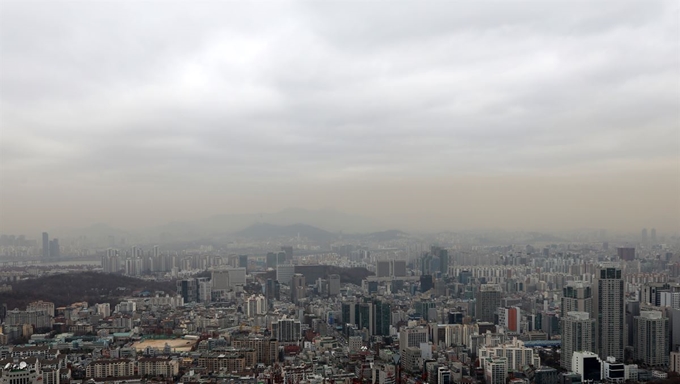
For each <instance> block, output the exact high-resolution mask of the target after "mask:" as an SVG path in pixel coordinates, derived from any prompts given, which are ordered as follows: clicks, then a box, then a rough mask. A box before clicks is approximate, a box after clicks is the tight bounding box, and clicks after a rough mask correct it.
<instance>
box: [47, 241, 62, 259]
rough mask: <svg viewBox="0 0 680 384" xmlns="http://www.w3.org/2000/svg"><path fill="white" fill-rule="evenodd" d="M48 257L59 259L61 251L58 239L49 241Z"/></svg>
mask: <svg viewBox="0 0 680 384" xmlns="http://www.w3.org/2000/svg"><path fill="white" fill-rule="evenodd" d="M50 257H57V258H58V257H61V250H60V249H59V239H52V240H50Z"/></svg>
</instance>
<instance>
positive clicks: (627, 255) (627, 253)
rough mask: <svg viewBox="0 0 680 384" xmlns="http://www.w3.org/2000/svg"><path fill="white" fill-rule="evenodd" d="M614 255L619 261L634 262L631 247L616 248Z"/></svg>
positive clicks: (633, 253) (633, 250)
mask: <svg viewBox="0 0 680 384" xmlns="http://www.w3.org/2000/svg"><path fill="white" fill-rule="evenodd" d="M616 254H617V255H618V256H619V260H625V261H632V260H635V248H632V247H619V248H616Z"/></svg>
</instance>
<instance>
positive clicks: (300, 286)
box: [290, 273, 307, 304]
mask: <svg viewBox="0 0 680 384" xmlns="http://www.w3.org/2000/svg"><path fill="white" fill-rule="evenodd" d="M306 289H307V284H306V282H305V275H303V274H302V273H296V274H294V275H293V278H292V282H291V285H290V299H291V301H292V302H293V303H295V304H297V303H298V302H299V301H300V300H301V299H304V298H305V293H306Z"/></svg>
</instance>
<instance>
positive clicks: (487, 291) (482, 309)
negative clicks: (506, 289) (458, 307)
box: [475, 284, 503, 323]
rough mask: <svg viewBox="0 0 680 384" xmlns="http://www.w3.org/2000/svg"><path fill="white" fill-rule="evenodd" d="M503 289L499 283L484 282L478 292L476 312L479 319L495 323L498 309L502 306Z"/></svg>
mask: <svg viewBox="0 0 680 384" xmlns="http://www.w3.org/2000/svg"><path fill="white" fill-rule="evenodd" d="M502 296H503V290H502V289H501V287H500V285H498V284H482V285H481V286H480V287H479V292H478V293H477V302H476V304H475V305H476V308H475V312H476V315H477V319H478V320H479V321H486V322H490V323H493V321H494V315H495V314H496V310H497V309H498V307H500V306H501V298H502Z"/></svg>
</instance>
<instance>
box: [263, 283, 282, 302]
mask: <svg viewBox="0 0 680 384" xmlns="http://www.w3.org/2000/svg"><path fill="white" fill-rule="evenodd" d="M264 295H265V298H266V299H267V302H269V303H271V302H272V301H274V300H281V286H280V285H279V282H278V281H276V280H272V279H267V283H266V284H265V287H264Z"/></svg>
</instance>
